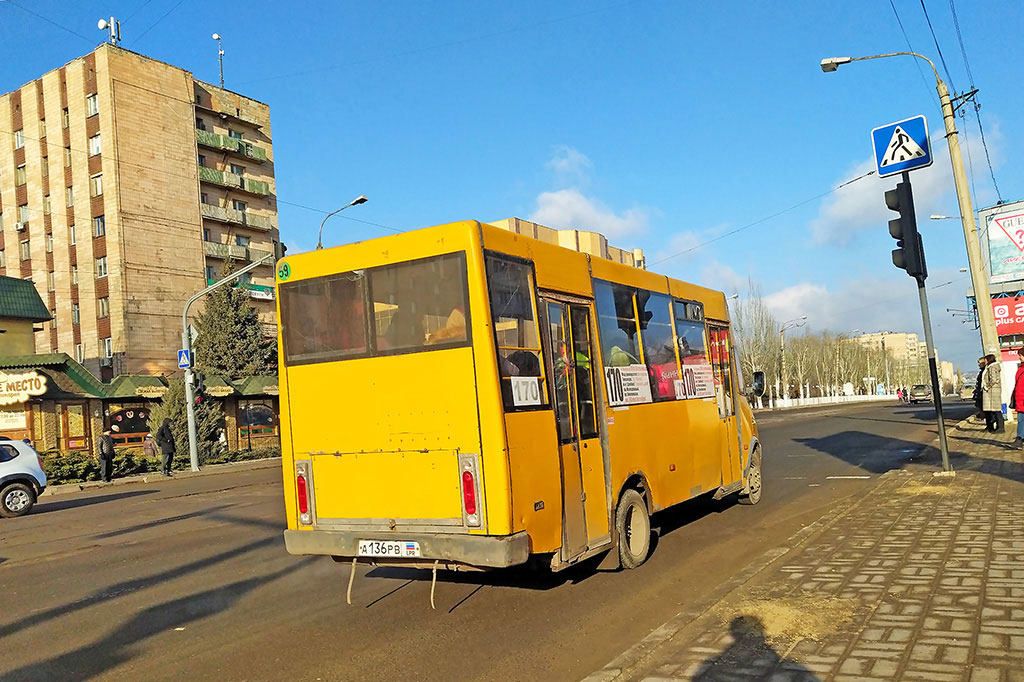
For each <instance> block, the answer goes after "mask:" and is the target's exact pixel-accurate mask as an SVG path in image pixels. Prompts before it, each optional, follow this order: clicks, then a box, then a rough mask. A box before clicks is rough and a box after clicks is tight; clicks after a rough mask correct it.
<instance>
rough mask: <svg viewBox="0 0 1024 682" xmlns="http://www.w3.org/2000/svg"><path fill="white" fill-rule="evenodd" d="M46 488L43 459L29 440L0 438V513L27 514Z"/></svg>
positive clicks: (8, 516)
mask: <svg viewBox="0 0 1024 682" xmlns="http://www.w3.org/2000/svg"><path fill="white" fill-rule="evenodd" d="M44 490H46V473H45V472H44V471H43V461H42V459H41V458H40V457H39V453H38V452H36V450H35V448H33V447H32V446H31V445H29V444H28V443H25V442H23V441H20V440H0V516H3V517H7V518H10V517H14V516H24V515H25V514H27V513H28V512H29V510H30V509H32V506H33V505H34V504H35V503H36V500H37V499H38V498H39V496H40V495H41V494H42V493H43V491H44Z"/></svg>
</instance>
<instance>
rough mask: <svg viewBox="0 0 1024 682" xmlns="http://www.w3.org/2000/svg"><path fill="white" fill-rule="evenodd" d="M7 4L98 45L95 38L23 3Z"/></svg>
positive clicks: (10, 1) (11, 2)
mask: <svg viewBox="0 0 1024 682" xmlns="http://www.w3.org/2000/svg"><path fill="white" fill-rule="evenodd" d="M6 4H8V5H10V6H12V7H17V8H18V9H20V10H21V11H22V12H26V13H28V14H31V15H32V16H34V17H36V18H37V19H42V20H43V21H45V22H46V23H48V24H50V25H52V26H56V27H57V28H59V29H60V30H62V31H65V32H67V33H70V34H71V35H73V36H78V37H79V38H81V39H82V40H84V41H85V42H87V43H89V44H90V45H96V44H97V41H95V40H93V39H92V38H89V37H88V36H84V35H82V34H81V33H79V32H78V31H74V30H72V29H70V28H68V27H67V26H64V25H62V24H58V23H57V22H56V21H54V20H53V19H49V18H47V17H44V16H43V15H42V14H39V13H38V12H34V11H32V10H30V9H29V8H28V7H22V6H21V5H19V4H18V3H16V2H15V1H14V0H7V3H6Z"/></svg>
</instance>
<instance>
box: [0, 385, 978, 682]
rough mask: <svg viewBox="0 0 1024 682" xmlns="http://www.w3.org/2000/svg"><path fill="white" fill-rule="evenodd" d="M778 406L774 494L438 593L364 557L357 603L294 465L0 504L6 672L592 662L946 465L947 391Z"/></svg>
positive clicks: (313, 671) (396, 675)
mask: <svg viewBox="0 0 1024 682" xmlns="http://www.w3.org/2000/svg"><path fill="white" fill-rule="evenodd" d="M967 412H968V410H967V408H966V407H964V406H963V405H962V404H958V405H956V406H953V407H952V408H951V409H949V410H948V413H949V416H948V417H947V418H948V419H950V421H954V420H955V419H958V418H963V417H964V416H966V415H967ZM759 423H760V425H761V437H762V441H763V443H764V454H765V464H764V467H765V492H764V496H763V499H762V501H761V503H760V504H759V505H757V506H754V507H745V506H741V505H737V504H732V503H730V502H728V501H723V502H720V503H716V502H712V501H698V502H696V503H688V504H685V505H681V506H680V507H678V508H675V509H673V510H670V511H668V512H665V513H662V514H660V515H658V516H656V517H655V520H654V524H655V526H657V527H659V529H660V537H659V540H658V542H657V544H656V547H655V550H654V554H653V556H652V557H651V558H650V560H649V561H648V562H647V563H646V564H645V565H644V566H642V567H641V568H640V569H637V570H633V571H619V572H610V571H600V570H598V569H597V567H596V564H595V563H594V562H591V563H588V564H587V565H585V566H579V567H576V568H574V569H572V570H569V571H566V572H563V573H559V574H556V575H553V576H537V575H535V574H530V573H527V572H525V571H506V572H495V573H486V574H479V573H467V574H446V573H444V572H442V573H441V574H440V575H439V579H438V586H437V597H436V599H437V606H438V608H437V610H436V611H432V610H431V609H430V603H429V592H430V573H429V572H428V571H416V570H398V569H369V570H368V569H366V568H362V567H361V568H360V569H359V570H358V571H357V577H356V581H355V586H354V589H353V604H352V605H351V606H348V605H346V603H345V587H346V584H347V579H348V568H347V566H342V565H339V564H335V563H334V562H333V561H331V560H330V559H329V558H323V557H315V558H301V557H293V556H290V555H288V554H287V553H286V552H285V550H284V545H283V541H282V539H281V530H282V528H283V526H284V522H283V516H284V513H283V502H282V495H281V474H280V469H279V468H276V467H273V468H262V469H255V470H248V471H234V472H232V473H224V474H218V475H210V476H202V477H197V478H191V479H180V480H171V481H160V482H159V483H155V484H154V483H151V484H133V485H123V486H114V487H107V488H101V489H98V490H92V491H89V492H85V493H75V494H69V495H60V496H54V497H44V498H43V499H42V500H41V501H40V504H39V505H38V506H37V508H36V509H35V510H34V511H33V513H32V514H30V515H28V516H26V517H23V518H21V519H0V595H2V596H0V680H2V681H4V682H7V681H13V680H32V681H33V682H35V681H39V680H62V681H68V682H73V681H75V680H98V679H102V680H133V681H137V680H183V679H189V680H218V681H220V680H225V681H234V680H267V681H277V680H289V681H294V682H301V681H305V680H309V681H315V680H322V681H324V682H329V681H336V680H360V681H373V680H389V681H390V680H460V681H461V680H578V679H580V678H582V677H585V676H586V675H587V674H589V673H591V672H593V671H594V670H596V669H598V668H600V667H601V666H603V665H604V664H605V663H607V662H608V661H609V660H611V659H612V658H614V657H615V656H616V655H618V654H619V653H621V652H622V651H624V650H625V649H627V648H628V647H630V646H631V645H633V644H634V643H635V642H636V641H638V640H639V639H641V638H643V637H644V636H646V635H647V634H648V633H649V632H650V631H651V630H652V629H653V628H656V627H658V626H659V625H661V624H662V623H664V622H665V621H666V620H668V619H669V618H671V617H672V616H673V615H675V614H676V613H677V612H678V611H680V610H681V609H682V608H683V607H684V606H686V605H687V604H690V603H692V602H693V601H694V600H696V599H698V598H700V596H701V595H703V594H706V593H707V592H709V591H710V590H712V589H714V588H715V587H716V586H717V585H719V584H720V583H722V582H723V581H725V580H727V579H728V578H729V576H730V575H733V574H734V573H736V572H737V571H739V570H740V569H742V568H743V567H744V566H745V565H746V564H748V563H749V562H750V561H752V560H753V559H755V558H757V557H758V556H759V555H760V554H762V553H763V552H765V551H766V550H768V549H771V548H773V547H776V546H778V545H779V544H781V543H782V542H784V541H785V540H786V539H787V538H788V537H790V536H791V535H792V534H793V533H795V532H796V531H798V530H799V529H800V528H801V527H802V526H804V525H806V524H809V523H811V522H813V521H814V520H816V519H818V518H819V517H820V516H821V515H822V514H823V513H824V512H825V511H826V510H827V509H828V508H830V506H831V505H834V504H842V503H843V500H844V499H847V498H849V497H850V496H855V495H858V494H861V493H863V492H866V490H867V489H868V488H867V487H868V486H871V485H873V481H872V479H874V478H875V477H877V476H878V475H879V474H881V473H883V472H885V471H887V470H889V469H891V468H898V467H901V466H935V463H934V461H921V459H922V458H921V450H922V448H923V446H924V444H925V443H930V442H931V441H932V440H933V439H934V438H935V434H936V429H935V425H934V412H933V411H932V409H931V408H930V407H928V406H914V407H909V406H898V405H895V404H887V405H871V406H852V407H849V406H846V407H829V408H822V409H812V410H800V411H786V412H776V413H770V414H763V415H762V416H761V417H760V418H759ZM915 459H916V460H917V461H914V460H915ZM927 459H933V458H927ZM864 477H867V478H864Z"/></svg>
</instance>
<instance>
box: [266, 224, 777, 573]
mask: <svg viewBox="0 0 1024 682" xmlns="http://www.w3.org/2000/svg"><path fill="white" fill-rule="evenodd" d="M276 269H277V276H276V284H277V301H278V322H279V324H278V329H279V339H278V341H279V349H280V351H279V353H280V382H279V385H280V390H281V397H280V405H281V437H282V464H283V471H284V483H285V502H286V505H285V506H286V511H287V519H288V529H287V530H286V531H285V532H284V537H285V544H286V547H287V550H288V551H289V552H291V553H292V554H321V555H328V556H332V557H334V558H335V559H336V560H339V561H351V562H352V564H353V568H354V566H355V563H356V562H366V563H373V564H377V565H381V564H384V565H396V564H397V565H406V566H419V567H427V568H429V567H431V566H432V567H434V569H435V575H436V569H437V568H438V567H440V568H446V569H456V570H457V569H467V568H479V569H486V568H500V567H507V566H514V565H517V564H522V563H525V562H526V561H527V560H529V559H531V558H533V559H535V560H536V559H539V560H540V561H541V562H542V563H543V564H544V565H549V566H550V567H551V569H553V570H560V569H563V568H565V567H567V566H570V565H572V564H575V563H577V562H579V561H581V560H583V559H585V558H587V557H591V556H594V555H597V554H599V553H603V552H609V551H610V552H611V554H609V557H610V560H612V561H618V562H619V564H620V565H621V566H624V567H626V568H634V567H637V566H639V565H640V564H642V563H643V562H644V560H645V559H646V558H647V555H648V552H649V551H650V547H651V521H650V516H651V514H653V513H654V512H657V511H659V510H661V509H665V508H666V507H670V506H672V505H675V504H678V503H680V502H683V501H685V500H689V499H692V498H695V497H697V496H700V495H713V496H716V497H722V496H724V495H729V494H732V493H736V494H738V495H739V500H740V501H741V502H745V503H749V504H753V503H756V502H757V501H758V499H759V498H760V496H761V460H762V455H761V446H760V444H759V442H758V434H757V426H756V424H755V422H754V418H753V414H752V412H751V409H750V406H749V404H748V402H747V400H746V399H745V397H744V392H745V389H744V385H743V379H742V377H741V376H740V373H739V372H738V367H737V357H736V354H735V352H734V350H733V349H734V343H733V333H732V330H731V328H730V325H729V311H728V307H727V304H726V299H725V296H724V294H722V293H721V292H719V291H713V290H711V289H707V288H704V287H700V286H697V285H694V284H688V283H685V282H681V281H678V280H675V279H671V278H668V277H665V276H663V275H657V274H655V273H653V272H648V271H646V270H644V269H642V268H637V267H633V266H630V265H624V264H621V263H617V262H613V261H612V260H609V259H606V258H602V257H599V256H592V255H589V254H587V253H582V252H579V251H574V250H571V249H567V248H563V247H561V246H557V245H555V244H551V243H547V242H545V241H541V240H538V239H534V238H531V237H527V236H523V235H520V234H516V233H515V232H511V231H508V230H504V229H501V228H498V227H495V226H493V225H488V224H483V223H479V222H475V221H468V222H459V223H453V224H449V225H442V226H438V227H431V228H427V229H422V230H416V231H411V232H406V233H402V234H397V235H394V236H388V237H384V238H381V239H374V240H370V241H364V242H358V243H354V244H346V245H343V246H339V247H336V248H329V249H323V250H317V251H313V252H309V253H301V254H296V255H290V256H288V257H287V258H284V259H282V260H280V261H279V262H278V263H277V268H276ZM754 384H755V388H754V390H756V391H761V390H763V388H762V386H763V375H761V374H760V373H757V376H756V378H755V381H754Z"/></svg>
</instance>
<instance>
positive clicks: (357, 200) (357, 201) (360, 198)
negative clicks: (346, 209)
mask: <svg viewBox="0 0 1024 682" xmlns="http://www.w3.org/2000/svg"><path fill="white" fill-rule="evenodd" d="M367 201H369V199H367V198H366V195H365V194H360V195H359V196H358V197H356V198H355V199H353V200H352V203H351V204H349V206H358V205H359V204H365V203H366V202H367Z"/></svg>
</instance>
